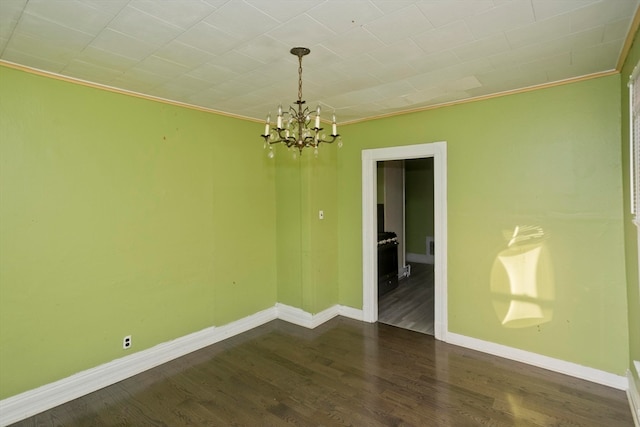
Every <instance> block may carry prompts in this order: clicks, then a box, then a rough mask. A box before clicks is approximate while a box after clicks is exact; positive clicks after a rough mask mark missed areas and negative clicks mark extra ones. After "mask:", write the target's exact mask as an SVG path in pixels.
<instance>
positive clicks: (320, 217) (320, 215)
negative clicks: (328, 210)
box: [318, 210, 324, 219]
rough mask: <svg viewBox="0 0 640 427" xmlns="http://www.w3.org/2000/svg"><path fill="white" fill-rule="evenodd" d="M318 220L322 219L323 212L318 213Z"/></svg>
mask: <svg viewBox="0 0 640 427" xmlns="http://www.w3.org/2000/svg"><path fill="white" fill-rule="evenodd" d="M318 219H324V211H322V210H321V211H318Z"/></svg>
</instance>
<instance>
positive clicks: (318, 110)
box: [315, 105, 320, 129]
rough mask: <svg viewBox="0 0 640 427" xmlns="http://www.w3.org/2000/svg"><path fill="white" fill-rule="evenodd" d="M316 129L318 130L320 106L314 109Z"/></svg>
mask: <svg viewBox="0 0 640 427" xmlns="http://www.w3.org/2000/svg"><path fill="white" fill-rule="evenodd" d="M315 128H316V129H320V106H319V105H318V108H316V126H315Z"/></svg>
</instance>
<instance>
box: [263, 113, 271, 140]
mask: <svg viewBox="0 0 640 427" xmlns="http://www.w3.org/2000/svg"><path fill="white" fill-rule="evenodd" d="M270 124H271V113H269V114H267V121H266V122H265V124H264V134H265V135H269V125H270Z"/></svg>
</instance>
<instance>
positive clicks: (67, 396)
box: [0, 304, 362, 426]
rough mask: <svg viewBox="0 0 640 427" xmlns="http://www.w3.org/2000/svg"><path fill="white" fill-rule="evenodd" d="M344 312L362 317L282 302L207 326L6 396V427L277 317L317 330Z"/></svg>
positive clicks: (2, 416)
mask: <svg viewBox="0 0 640 427" xmlns="http://www.w3.org/2000/svg"><path fill="white" fill-rule="evenodd" d="M338 315H341V316H345V317H350V318H352V319H356V320H360V321H362V310H358V309H355V308H351V307H345V306H339V305H335V306H333V307H330V308H328V309H326V310H324V311H322V312H320V313H318V314H315V315H312V314H310V313H307V312H305V311H303V310H301V309H298V308H294V307H291V306H287V305H284V304H276V305H275V306H274V307H270V308H268V309H266V310H263V311H260V312H258V313H255V314H252V315H250V316H247V317H244V318H242V319H239V320H236V321H235V322H231V323H229V324H227V325H224V326H213V327H210V328H206V329H203V330H201V331H198V332H194V333H192V334H189V335H185V336H183V337H180V338H177V339H175V340H172V341H168V342H165V343H162V344H158V345H156V346H154V347H151V348H149V349H146V350H142V351H139V352H137V353H133V354H131V355H128V356H125V357H122V358H119V359H116V360H113V361H111V362H108V363H105V364H103V365H99V366H96V367H94V368H91V369H87V370H86V371H82V372H79V373H77V374H74V375H71V376H69V377H67V378H63V379H61V380H58V381H55V382H53V383H50V384H46V385H43V386H41V387H38V388H36V389H33V390H29V391H26V392H24V393H20V394H18V395H15V396H11V397H8V398H6V399H3V400H0V426H7V425H9V424H13V423H15V422H17V421H20V420H23V419H25V418H28V417H31V416H33V415H36V414H39V413H41V412H43V411H46V410H48V409H51V408H54V407H56V406H58V405H62V404H63V403H66V402H69V401H71V400H73V399H77V398H79V397H82V396H84V395H86V394H89V393H93V392H94V391H96V390H100V389H101V388H104V387H107V386H110V385H112V384H115V383H117V382H119V381H122V380H125V379H127V378H130V377H132V376H134V375H137V374H140V373H142V372H144V371H147V370H149V369H151V368H154V367H156V366H159V365H161V364H163V363H166V362H169V361H171V360H174V359H177V358H179V357H182V356H184V355H187V354H189V353H191V352H194V351H196V350H200V349H202V348H205V347H207V346H210V345H212V344H215V343H217V342H220V341H223V340H225V339H227V338H231V337H233V336H235V335H239V334H241V333H243V332H246V331H248V330H250V329H253V328H256V327H258V326H260V325H263V324H265V323H268V322H270V321H272V320H275V319H282V320H285V321H287V322H290V323H294V324H296V325H300V326H304V327H306V328H315V327H316V326H318V325H320V324H322V323H324V322H326V321H328V320H330V319H331V318H333V317H335V316H338Z"/></svg>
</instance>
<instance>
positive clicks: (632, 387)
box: [627, 362, 640, 427]
mask: <svg viewBox="0 0 640 427" xmlns="http://www.w3.org/2000/svg"><path fill="white" fill-rule="evenodd" d="M635 364H636V369H637V368H638V367H640V362H635ZM637 374H639V375H640V371H638V372H637ZM627 379H628V381H629V387H628V388H627V397H628V398H629V406H630V407H631V415H632V416H633V422H634V423H635V425H636V427H640V389H638V385H637V384H636V380H635V377H634V376H633V373H632V372H631V371H627Z"/></svg>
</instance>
